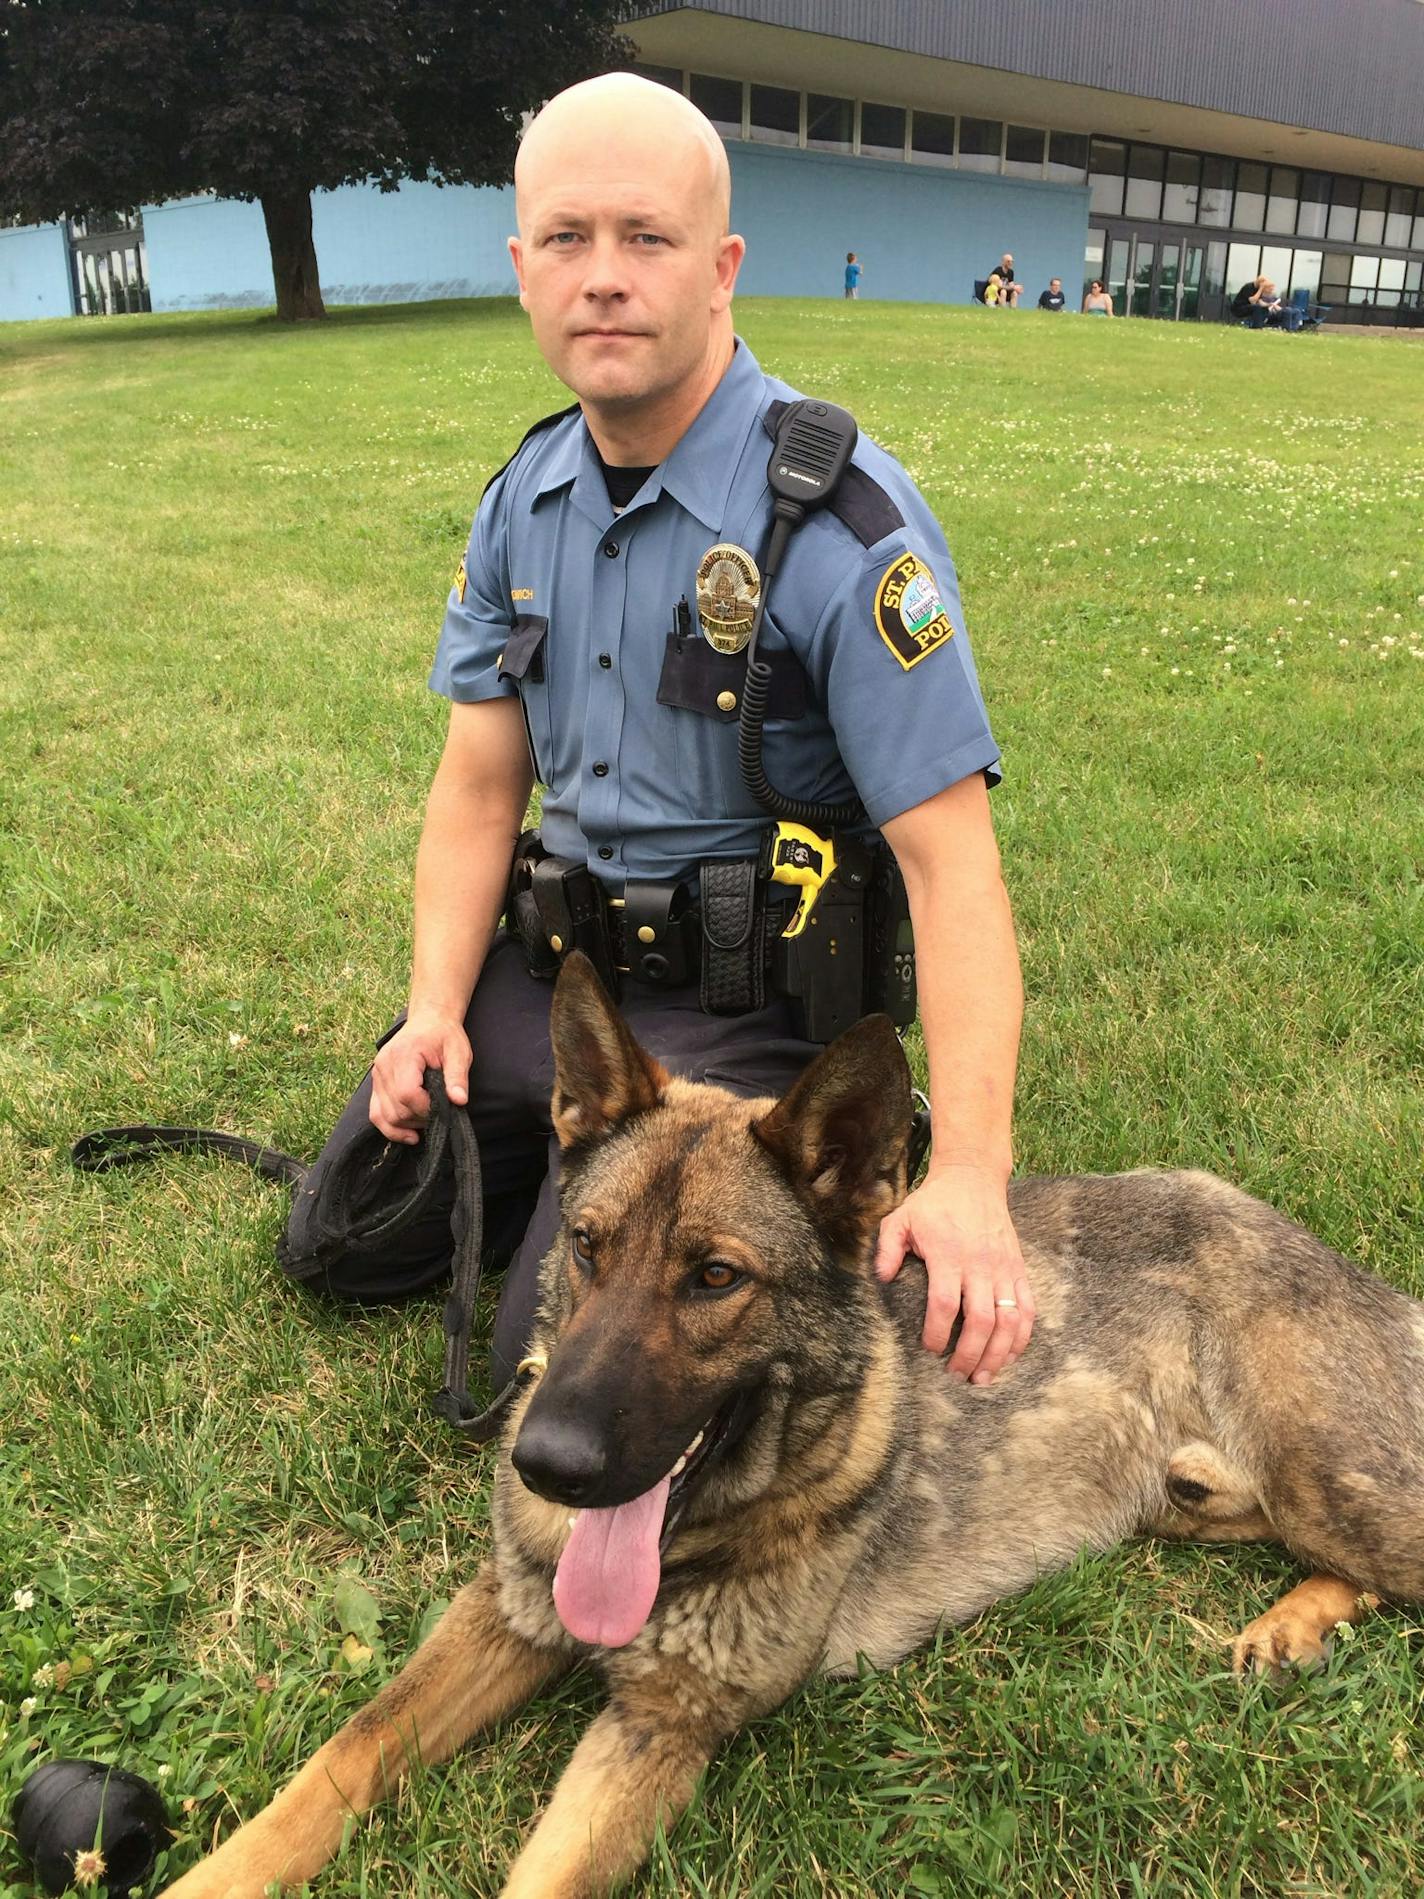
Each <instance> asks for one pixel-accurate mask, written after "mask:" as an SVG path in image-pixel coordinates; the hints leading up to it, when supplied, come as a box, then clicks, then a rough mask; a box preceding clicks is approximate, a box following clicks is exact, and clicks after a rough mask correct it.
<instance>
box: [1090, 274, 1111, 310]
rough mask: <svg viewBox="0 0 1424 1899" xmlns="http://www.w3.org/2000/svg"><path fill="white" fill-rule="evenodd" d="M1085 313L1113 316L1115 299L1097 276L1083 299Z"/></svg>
mask: <svg viewBox="0 0 1424 1899" xmlns="http://www.w3.org/2000/svg"><path fill="white" fill-rule="evenodd" d="M1083 314H1084V315H1085V316H1111V315H1112V314H1113V300H1112V298H1111V297H1110V296H1109V295H1108V293H1107V291H1106V290H1104V289H1103V286H1102V283H1101V281H1100V279H1098V278H1097V277H1094V279H1093V281H1092V283H1091V285H1090V286H1089V288H1088V294H1087V296H1086V297H1084V299H1083Z"/></svg>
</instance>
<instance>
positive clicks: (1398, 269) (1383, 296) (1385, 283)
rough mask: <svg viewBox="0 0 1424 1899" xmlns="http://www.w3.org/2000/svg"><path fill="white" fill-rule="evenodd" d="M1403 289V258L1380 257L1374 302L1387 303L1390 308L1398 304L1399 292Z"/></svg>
mask: <svg viewBox="0 0 1424 1899" xmlns="http://www.w3.org/2000/svg"><path fill="white" fill-rule="evenodd" d="M1403 289H1404V259H1403V258H1402V257H1382V258H1381V259H1380V266H1379V290H1378V292H1377V294H1376V296H1375V302H1376V303H1383V304H1388V305H1389V307H1390V308H1391V309H1394V308H1396V307H1397V306H1398V303H1399V298H1400V292H1401V291H1402V290H1403Z"/></svg>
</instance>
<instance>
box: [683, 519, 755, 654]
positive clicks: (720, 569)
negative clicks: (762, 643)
mask: <svg viewBox="0 0 1424 1899" xmlns="http://www.w3.org/2000/svg"><path fill="white" fill-rule="evenodd" d="M760 598H761V575H760V574H759V573H758V572H757V564H756V562H755V561H754V560H753V559H752V557H751V555H750V554H749V553H748V552H747V550H746V549H745V548H744V547H738V546H737V544H736V543H735V541H719V542H718V543H717V545H716V546H715V547H709V548H708V550H707V552H706V553H705V554H704V555H703V556H702V559H701V560H700V561H699V562H698V563H697V618H698V622H699V624H700V625H701V628H702V637H703V639H705V640H706V641H707V644H708V645H709V646H713V647H715V648H716V650H717V651H718V652H719V653H740V652H741V650H742V648H743V647H744V646H745V645H746V643H747V641H748V640H749V639H750V638H751V636H752V621H753V620H754V619H755V618H756V610H757V601H758V600H759V599H760Z"/></svg>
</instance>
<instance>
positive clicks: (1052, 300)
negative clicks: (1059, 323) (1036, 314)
mask: <svg viewBox="0 0 1424 1899" xmlns="http://www.w3.org/2000/svg"><path fill="white" fill-rule="evenodd" d="M1067 301H1068V299H1067V298H1066V297H1065V296H1064V294H1063V279H1062V278H1061V277H1055V278H1053V279H1052V281H1051V282H1050V283H1049V286H1048V288H1047V290H1041V291H1040V292H1039V293H1038V307H1039V309H1040V310H1061V309H1062V308H1063V306H1064V304H1065V303H1066V302H1067Z"/></svg>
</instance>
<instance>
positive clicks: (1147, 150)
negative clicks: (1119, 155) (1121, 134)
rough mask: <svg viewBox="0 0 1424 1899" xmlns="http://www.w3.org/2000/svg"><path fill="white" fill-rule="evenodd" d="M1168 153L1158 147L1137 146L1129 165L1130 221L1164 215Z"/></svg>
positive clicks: (1128, 211)
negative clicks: (1163, 181)
mask: <svg viewBox="0 0 1424 1899" xmlns="http://www.w3.org/2000/svg"><path fill="white" fill-rule="evenodd" d="M1166 157H1167V154H1166V153H1165V152H1164V151H1162V150H1160V149H1159V148H1158V147H1157V146H1155V145H1134V146H1133V148H1132V156H1131V158H1130V159H1129V160H1128V166H1127V199H1126V203H1125V206H1124V208H1125V210H1126V212H1127V215H1128V217H1130V218H1160V217H1161V215H1162V168H1163V164H1164V163H1165V161H1166Z"/></svg>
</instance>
